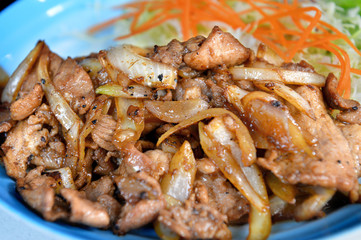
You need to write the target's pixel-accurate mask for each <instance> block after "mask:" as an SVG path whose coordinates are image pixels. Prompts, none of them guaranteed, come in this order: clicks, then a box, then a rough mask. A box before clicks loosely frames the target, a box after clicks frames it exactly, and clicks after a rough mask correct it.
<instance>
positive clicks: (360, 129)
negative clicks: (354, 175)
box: [340, 124, 361, 177]
mask: <svg viewBox="0 0 361 240" xmlns="http://www.w3.org/2000/svg"><path fill="white" fill-rule="evenodd" d="M340 128H341V130H342V133H343V135H344V136H345V138H346V139H347V141H348V144H349V146H350V148H351V153H352V156H353V158H354V160H355V162H356V167H357V172H358V177H360V160H361V126H360V125H358V124H350V125H343V126H341V127H340Z"/></svg>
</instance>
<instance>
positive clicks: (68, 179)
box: [45, 167, 76, 194]
mask: <svg viewBox="0 0 361 240" xmlns="http://www.w3.org/2000/svg"><path fill="white" fill-rule="evenodd" d="M45 174H46V175H50V176H51V177H53V178H55V180H57V181H56V183H57V186H56V188H55V192H56V193H57V194H59V193H60V189H63V188H71V189H76V187H75V184H74V179H73V175H72V173H71V170H70V168H69V167H65V168H59V169H56V170H47V171H46V172H45ZM59 178H60V179H59Z"/></svg>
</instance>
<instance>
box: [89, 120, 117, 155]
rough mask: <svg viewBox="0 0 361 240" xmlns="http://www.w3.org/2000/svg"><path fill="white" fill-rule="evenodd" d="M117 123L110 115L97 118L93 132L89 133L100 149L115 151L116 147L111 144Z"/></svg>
mask: <svg viewBox="0 0 361 240" xmlns="http://www.w3.org/2000/svg"><path fill="white" fill-rule="evenodd" d="M116 126H117V122H116V121H115V120H114V119H113V117H112V116H110V115H105V114H102V115H100V117H99V118H98V120H97V122H96V124H95V126H94V130H93V131H92V132H91V135H92V138H93V140H94V142H95V143H96V144H98V145H99V146H100V147H102V148H104V149H106V150H108V151H115V150H116V147H115V146H114V144H113V135H114V132H115V128H116Z"/></svg>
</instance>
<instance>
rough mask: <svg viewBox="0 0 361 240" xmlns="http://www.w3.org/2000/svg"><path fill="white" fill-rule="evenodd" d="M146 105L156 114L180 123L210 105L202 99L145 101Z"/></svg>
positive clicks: (169, 120)
mask: <svg viewBox="0 0 361 240" xmlns="http://www.w3.org/2000/svg"><path fill="white" fill-rule="evenodd" d="M144 105H145V107H146V108H147V110H148V111H149V112H151V113H152V114H153V115H154V116H156V117H157V118H159V119H160V120H163V121H165V122H170V123H178V122H181V121H184V120H186V119H188V118H190V117H193V116H194V115H196V114H197V113H198V112H200V111H202V110H205V109H208V108H209V105H208V103H207V102H206V101H204V100H202V99H192V100H180V101H144Z"/></svg>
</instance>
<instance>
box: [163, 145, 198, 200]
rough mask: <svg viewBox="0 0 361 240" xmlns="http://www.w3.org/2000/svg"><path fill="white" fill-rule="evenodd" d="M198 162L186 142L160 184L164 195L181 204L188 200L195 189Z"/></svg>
mask: <svg viewBox="0 0 361 240" xmlns="http://www.w3.org/2000/svg"><path fill="white" fill-rule="evenodd" d="M196 171H197V168H196V160H195V158H194V155H193V151H192V147H191V145H190V144H189V142H188V141H184V143H183V145H182V146H181V147H180V149H179V150H178V152H176V153H175V154H174V156H173V158H172V160H171V161H170V163H169V170H168V173H167V174H166V175H164V176H163V179H162V181H161V183H160V186H161V188H162V192H163V194H167V195H169V196H171V197H173V198H175V199H177V200H179V201H181V202H184V201H185V200H187V199H188V198H189V196H190V194H191V192H192V189H193V182H194V179H195V177H196Z"/></svg>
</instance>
